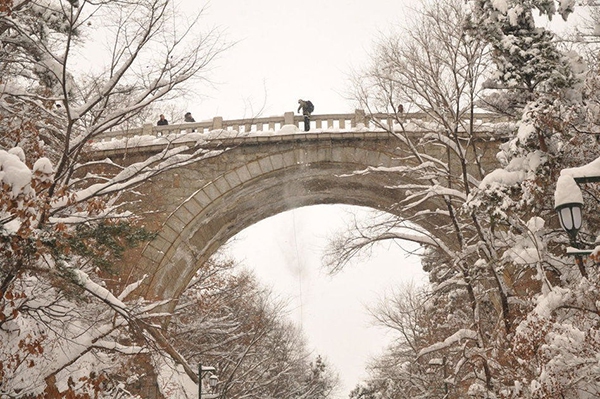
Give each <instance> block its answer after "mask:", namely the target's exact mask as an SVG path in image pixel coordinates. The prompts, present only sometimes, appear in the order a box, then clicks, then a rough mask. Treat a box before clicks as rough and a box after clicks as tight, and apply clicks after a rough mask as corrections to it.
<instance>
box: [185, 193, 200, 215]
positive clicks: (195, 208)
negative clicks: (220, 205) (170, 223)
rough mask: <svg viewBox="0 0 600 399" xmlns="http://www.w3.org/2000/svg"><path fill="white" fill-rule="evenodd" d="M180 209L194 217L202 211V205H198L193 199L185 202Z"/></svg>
mask: <svg viewBox="0 0 600 399" xmlns="http://www.w3.org/2000/svg"><path fill="white" fill-rule="evenodd" d="M182 207H183V208H185V209H186V210H187V211H188V212H189V213H190V214H191V215H194V217H195V216H196V215H198V214H199V213H200V212H202V209H203V207H202V205H200V204H199V203H198V201H196V199H195V198H194V197H192V198H190V199H188V200H187V201H185V202H184V203H183V206H182Z"/></svg>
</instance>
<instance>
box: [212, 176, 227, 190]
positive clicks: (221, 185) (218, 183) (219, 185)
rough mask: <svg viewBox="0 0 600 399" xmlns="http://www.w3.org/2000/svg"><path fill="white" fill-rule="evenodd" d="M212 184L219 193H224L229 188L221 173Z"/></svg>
mask: <svg viewBox="0 0 600 399" xmlns="http://www.w3.org/2000/svg"><path fill="white" fill-rule="evenodd" d="M213 186H214V187H216V189H217V190H219V192H220V193H221V194H224V193H226V192H227V191H229V190H231V186H230V185H229V182H228V181H227V179H225V177H224V176H223V175H221V176H219V177H218V178H217V179H216V180H215V181H213Z"/></svg>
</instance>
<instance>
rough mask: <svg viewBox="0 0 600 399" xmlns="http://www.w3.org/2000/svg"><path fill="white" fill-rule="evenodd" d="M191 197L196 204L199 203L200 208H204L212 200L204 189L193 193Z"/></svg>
mask: <svg viewBox="0 0 600 399" xmlns="http://www.w3.org/2000/svg"><path fill="white" fill-rule="evenodd" d="M193 199H194V201H196V203H197V204H198V205H200V207H201V208H202V209H204V208H206V206H207V205H209V204H210V203H211V202H212V200H211V198H210V196H209V195H208V194H207V193H206V192H205V191H204V189H202V190H200V191H198V192H197V193H196V194H195V195H194V198H193Z"/></svg>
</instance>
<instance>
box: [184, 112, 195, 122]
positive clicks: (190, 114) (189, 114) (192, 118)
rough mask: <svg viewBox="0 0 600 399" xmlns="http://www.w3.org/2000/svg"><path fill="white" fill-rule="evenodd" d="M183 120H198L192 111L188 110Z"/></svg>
mask: <svg viewBox="0 0 600 399" xmlns="http://www.w3.org/2000/svg"><path fill="white" fill-rule="evenodd" d="M183 120H184V121H185V122H196V120H195V119H194V117H193V116H192V113H191V112H186V113H185V115H184V116H183Z"/></svg>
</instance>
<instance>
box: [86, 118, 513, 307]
mask: <svg viewBox="0 0 600 399" xmlns="http://www.w3.org/2000/svg"><path fill="white" fill-rule="evenodd" d="M301 120H302V117H300V116H294V114H293V113H291V112H288V113H286V114H285V115H284V116H283V117H271V118H258V119H247V120H232V121H223V120H222V118H214V119H213V120H211V121H207V122H198V123H188V124H184V125H169V126H152V125H145V126H143V127H142V128H137V129H130V130H127V131H118V132H108V133H106V134H105V135H104V136H103V139H102V141H101V142H98V143H94V149H95V151H94V158H105V157H110V158H111V159H112V160H113V161H114V162H116V163H131V162H137V161H140V160H142V159H144V158H145V157H147V156H148V155H149V154H152V153H155V152H156V151H158V150H160V149H161V148H163V146H164V145H161V144H157V140H156V138H157V137H167V136H171V137H172V136H178V137H180V139H179V140H180V141H181V142H185V141H186V138H189V139H190V140H193V141H194V142H195V141H196V140H197V137H198V136H199V135H201V136H204V137H205V141H204V143H205V144H203V145H204V146H206V148H207V149H215V150H224V149H226V150H224V151H222V152H221V153H220V155H218V156H215V157H211V158H208V159H206V160H203V161H199V162H197V163H193V164H191V165H187V166H184V167H180V168H177V169H174V170H171V171H169V172H166V173H164V174H161V175H159V176H158V177H155V178H153V179H152V180H151V182H149V183H146V184H145V185H143V186H142V187H141V190H142V191H141V193H142V195H143V199H142V201H140V202H139V203H138V205H137V209H135V211H136V213H137V214H141V215H143V217H144V220H145V225H146V226H147V227H149V228H151V229H156V230H157V231H158V236H157V237H156V239H154V240H153V241H152V242H150V243H149V244H147V245H146V246H144V247H143V248H139V249H136V250H132V251H130V252H129V253H128V254H127V256H126V260H125V267H124V268H123V269H125V270H124V272H125V271H126V273H124V274H122V275H121V277H122V278H123V279H124V281H123V283H130V282H132V281H133V279H137V278H139V277H140V276H142V275H147V276H148V277H147V278H146V279H145V282H144V285H143V292H142V295H143V296H144V297H145V298H148V299H170V298H175V299H176V298H178V297H179V295H180V294H181V292H182V291H183V290H184V289H185V287H186V286H187V284H188V283H189V282H190V280H191V279H192V277H193V276H194V274H195V273H196V271H197V270H198V268H199V267H200V266H201V265H202V263H204V262H205V261H206V260H208V259H209V258H210V256H211V255H212V254H214V253H215V251H216V250H217V249H218V248H219V247H220V246H221V245H223V244H224V243H226V242H227V241H228V240H229V239H230V238H231V237H233V236H234V235H236V234H237V233H238V232H240V231H242V230H243V229H244V228H246V227H249V226H251V225H252V224H254V223H257V222H259V221H260V220H262V219H265V218H268V217H270V216H273V215H276V214H278V213H281V212H284V211H287V210H291V209H294V208H298V207H303V206H309V205H317V204H347V205H358V206H364V207H369V208H373V209H378V210H382V211H386V212H389V213H392V214H399V212H398V210H397V209H396V207H395V205H396V204H397V202H398V201H399V200H401V199H402V198H403V196H404V193H403V192H400V190H395V189H393V188H392V187H393V186H394V185H396V184H398V183H401V182H403V183H406V182H407V180H406V179H405V180H402V181H397V180H392V179H394V178H393V177H391V176H390V174H389V173H369V174H353V172H355V171H360V170H365V169H367V168H369V167H395V166H400V165H406V164H407V163H410V162H411V161H410V160H409V159H408V158H407V156H406V155H407V154H406V148H405V147H404V146H403V144H402V141H401V140H400V139H399V138H398V137H397V136H396V135H394V134H392V133H390V131H391V130H395V129H398V128H400V127H402V128H403V129H404V130H403V131H404V133H403V134H407V135H409V136H414V137H417V136H422V135H423V133H424V132H425V131H430V129H431V128H430V127H428V124H429V123H430V121H428V120H427V117H426V116H425V115H424V114H417V113H415V114H402V115H401V118H400V119H397V118H396V116H395V115H375V116H373V117H371V118H366V117H365V114H364V112H363V111H361V110H357V111H356V112H355V113H353V114H340V115H337V114H336V115H313V116H312V118H311V131H309V132H304V131H300V129H298V125H299V124H301ZM501 122H502V121H501V120H500V119H499V118H498V117H497V116H494V115H490V114H487V115H486V114H482V115H476V119H475V124H476V125H477V131H478V132H479V133H478V140H477V147H478V152H479V154H480V155H481V154H483V155H484V165H485V166H486V167H487V169H488V170H491V169H492V168H493V167H494V166H495V163H496V161H495V154H496V152H497V149H498V141H497V139H498V137H494V135H493V132H494V131H495V127H496V126H497V124H498V123H501ZM426 151H427V152H428V153H429V154H430V155H433V156H436V157H444V158H445V157H447V155H448V154H447V152H446V149H445V148H443V147H439V146H438V147H431V148H427V149H426ZM468 158H471V159H473V154H469V155H468ZM431 206H436V207H439V206H441V205H439V204H434V203H424V204H423V207H424V208H426V207H431ZM419 210H420V209H416V208H415V209H414V211H415V212H418V211H419ZM399 216H402V217H410V216H411V215H399ZM437 222H438V221H436V220H425V221H423V222H422V223H421V224H422V225H423V227H426V228H430V229H433V228H435V225H436V223H437ZM449 245H452V243H449ZM125 280H127V281H125ZM173 306H174V303H172V304H171V305H168V306H167V307H168V308H169V309H172V307H173ZM169 309H166V310H169Z"/></svg>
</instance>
